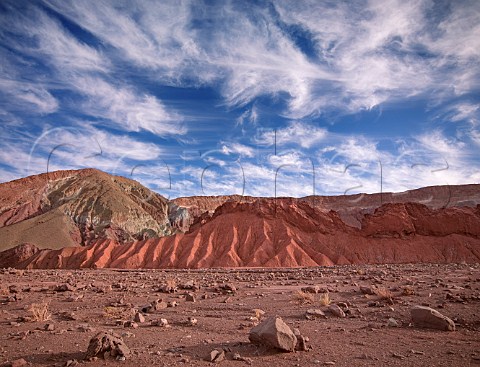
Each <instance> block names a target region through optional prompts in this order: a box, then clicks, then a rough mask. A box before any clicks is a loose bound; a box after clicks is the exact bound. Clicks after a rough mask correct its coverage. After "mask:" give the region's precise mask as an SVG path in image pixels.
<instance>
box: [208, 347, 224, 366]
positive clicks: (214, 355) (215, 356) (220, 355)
mask: <svg viewBox="0 0 480 367" xmlns="http://www.w3.org/2000/svg"><path fill="white" fill-rule="evenodd" d="M224 359H225V352H224V351H223V349H222V350H217V349H214V350H212V351H211V352H210V354H209V355H208V357H207V358H206V360H207V361H209V362H213V363H219V362H221V361H223V360H224Z"/></svg>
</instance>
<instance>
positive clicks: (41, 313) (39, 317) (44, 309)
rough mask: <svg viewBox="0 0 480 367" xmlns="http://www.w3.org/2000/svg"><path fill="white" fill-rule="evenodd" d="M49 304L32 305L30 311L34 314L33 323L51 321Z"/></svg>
mask: <svg viewBox="0 0 480 367" xmlns="http://www.w3.org/2000/svg"><path fill="white" fill-rule="evenodd" d="M48 306H49V303H48V302H45V301H44V302H42V303H32V304H31V305H30V308H29V311H30V312H31V313H32V319H33V321H47V320H50V317H51V316H52V315H51V314H50V312H49V311H48Z"/></svg>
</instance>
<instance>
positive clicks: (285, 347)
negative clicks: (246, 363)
mask: <svg viewBox="0 0 480 367" xmlns="http://www.w3.org/2000/svg"><path fill="white" fill-rule="evenodd" d="M248 338H249V339H250V341H251V342H252V343H254V344H263V345H266V346H269V347H273V348H277V349H280V350H282V351H285V352H293V351H295V346H296V345H297V337H296V336H295V335H294V334H293V331H292V330H291V329H290V327H289V326H288V325H287V324H285V322H284V321H283V320H282V319H281V318H280V317H269V318H268V319H266V320H265V321H263V322H262V323H260V324H259V325H257V326H255V327H254V328H253V329H252V330H250V335H249V337H248Z"/></svg>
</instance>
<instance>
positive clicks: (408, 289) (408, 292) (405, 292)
mask: <svg viewBox="0 0 480 367" xmlns="http://www.w3.org/2000/svg"><path fill="white" fill-rule="evenodd" d="M414 294H415V290H414V289H413V287H409V286H406V287H404V288H403V290H402V295H404V296H413V295H414Z"/></svg>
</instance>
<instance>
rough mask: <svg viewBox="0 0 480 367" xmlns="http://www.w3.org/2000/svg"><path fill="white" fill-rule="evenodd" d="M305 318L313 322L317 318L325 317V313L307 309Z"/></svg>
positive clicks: (315, 309)
mask: <svg viewBox="0 0 480 367" xmlns="http://www.w3.org/2000/svg"><path fill="white" fill-rule="evenodd" d="M305 317H306V318H307V320H313V319H316V318H317V317H322V318H325V317H326V316H325V313H324V312H323V311H322V310H320V309H318V308H309V309H308V310H307V312H306V313H305Z"/></svg>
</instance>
